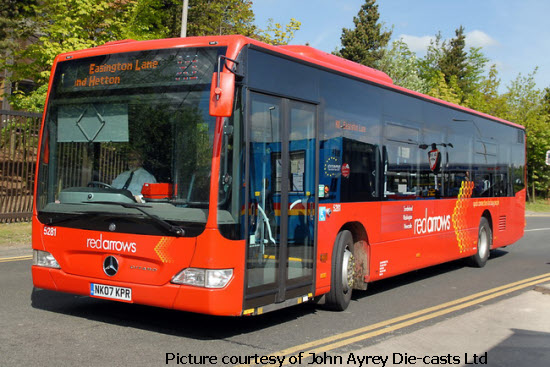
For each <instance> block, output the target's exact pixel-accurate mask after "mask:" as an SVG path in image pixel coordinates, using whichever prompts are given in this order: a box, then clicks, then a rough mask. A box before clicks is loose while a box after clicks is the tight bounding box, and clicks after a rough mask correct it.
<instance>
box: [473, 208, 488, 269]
mask: <svg viewBox="0 0 550 367" xmlns="http://www.w3.org/2000/svg"><path fill="white" fill-rule="evenodd" d="M492 246H493V231H492V230H491V226H490V225H489V221H488V220H487V218H485V217H481V221H480V222H479V230H478V232H477V253H476V254H475V255H472V256H470V257H469V258H468V263H469V265H470V266H473V267H476V268H482V267H484V266H485V264H486V263H487V259H488V258H489V252H490V251H491V247H492Z"/></svg>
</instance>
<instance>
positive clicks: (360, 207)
mask: <svg viewBox="0 0 550 367" xmlns="http://www.w3.org/2000/svg"><path fill="white" fill-rule="evenodd" d="M522 195H524V193H518V194H517V195H516V197H515V198H514V197H505V198H474V199H472V198H459V199H437V200H411V201H393V202H392V201H388V202H383V203H380V202H379V203H345V204H320V205H319V208H320V209H319V212H320V214H319V235H318V246H319V250H318V267H317V275H316V276H317V278H316V279H317V294H322V293H326V292H327V291H328V289H330V278H331V275H330V274H331V264H332V261H331V260H332V249H333V245H334V240H335V238H336V235H337V234H338V232H339V231H340V230H341V228H342V227H343V226H344V225H345V224H346V223H348V222H350V221H356V222H359V223H361V224H362V225H363V227H364V228H365V231H366V234H367V242H368V244H369V246H370V261H369V263H370V271H369V273H370V277H369V279H365V280H366V281H375V280H379V279H383V278H387V277H390V276H394V275H398V274H402V273H405V272H408V271H412V270H416V269H420V268H424V267H428V266H432V265H436V264H440V263H444V262H447V261H452V260H456V259H459V258H463V257H468V256H471V255H473V254H475V253H476V251H477V232H478V228H479V221H480V219H481V217H482V215H483V214H484V212H485V211H488V212H489V215H490V217H491V220H492V226H493V236H494V245H493V248H496V247H500V246H507V245H510V244H512V243H514V242H516V241H517V240H519V239H520V238H521V236H522V235H523V227H524V223H525V221H524V214H523V213H524V210H525V208H524V204H523V201H522ZM322 213H324V215H322ZM350 218H352V219H350ZM325 254H326V255H327V256H328V260H327V261H326V262H322V261H320V260H321V259H322V256H321V255H325Z"/></svg>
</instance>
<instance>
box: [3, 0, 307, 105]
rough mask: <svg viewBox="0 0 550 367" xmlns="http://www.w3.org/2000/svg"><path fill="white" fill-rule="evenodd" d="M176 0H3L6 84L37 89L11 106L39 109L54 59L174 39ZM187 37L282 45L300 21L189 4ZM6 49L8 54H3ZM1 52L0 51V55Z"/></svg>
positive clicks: (214, 3) (236, 2) (236, 6)
mask: <svg viewBox="0 0 550 367" xmlns="http://www.w3.org/2000/svg"><path fill="white" fill-rule="evenodd" d="M182 6H183V2H182V1H181V0H40V1H39V0H19V1H15V0H5V2H3V3H2V4H1V5H0V25H3V27H0V67H1V68H2V69H4V68H7V69H9V72H10V75H11V76H10V78H11V81H18V80H25V79H26V80H32V81H34V82H35V83H36V84H37V86H38V89H37V90H35V91H34V92H32V93H31V94H29V95H25V94H23V93H22V92H19V93H16V95H15V96H14V97H13V96H12V97H11V98H12V105H14V107H15V108H20V109H23V108H24V109H27V110H40V109H41V108H43V103H44V100H45V91H46V88H45V85H46V84H47V82H48V79H49V75H50V70H51V66H52V64H53V60H54V58H55V56H56V55H58V54H60V53H63V52H69V51H74V50H78V49H84V48H90V47H94V46H98V45H101V44H104V43H106V42H109V41H115V40H121V39H126V38H132V39H136V40H147V39H159V38H170V37H179V36H180V30H181V14H182ZM187 25H188V28H187V35H188V36H205V35H222V34H242V35H245V36H249V37H253V38H257V39H260V40H262V41H265V42H268V43H271V44H277V45H278V44H285V43H287V42H289V41H290V40H291V39H292V38H293V37H294V33H295V32H296V31H298V30H299V29H300V22H299V21H297V20H296V19H294V18H291V20H290V22H289V24H286V25H282V24H280V23H274V22H273V21H271V22H270V23H269V25H268V27H267V29H266V30H262V29H259V28H258V27H257V26H256V25H255V24H254V13H253V11H252V1H251V0H190V1H189V9H188V21H187ZM7 50H9V52H7ZM2 51H4V52H2Z"/></svg>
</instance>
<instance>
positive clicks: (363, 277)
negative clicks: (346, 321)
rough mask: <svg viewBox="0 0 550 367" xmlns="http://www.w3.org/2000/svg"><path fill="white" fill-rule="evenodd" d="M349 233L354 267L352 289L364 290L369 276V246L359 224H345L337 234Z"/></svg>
mask: <svg viewBox="0 0 550 367" xmlns="http://www.w3.org/2000/svg"><path fill="white" fill-rule="evenodd" d="M342 231H349V232H350V233H351V236H352V237H353V256H354V258H355V267H354V272H353V289H359V290H366V289H367V281H368V279H369V276H370V258H371V254H370V246H369V238H368V234H367V231H366V229H365V226H364V225H363V224H362V223H361V222H357V221H355V222H347V223H346V224H344V225H343V226H342V227H341V228H340V230H339V231H338V233H340V232H342Z"/></svg>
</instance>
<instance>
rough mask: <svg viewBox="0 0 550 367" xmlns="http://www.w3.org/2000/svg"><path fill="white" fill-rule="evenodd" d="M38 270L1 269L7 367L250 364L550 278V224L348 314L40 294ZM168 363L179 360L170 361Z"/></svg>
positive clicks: (5, 265)
mask: <svg viewBox="0 0 550 367" xmlns="http://www.w3.org/2000/svg"><path fill="white" fill-rule="evenodd" d="M0 257H4V255H1V254H0ZM30 265H31V261H30V260H22V261H7V262H1V261H0V305H1V307H0V322H1V323H2V328H1V332H0V366H95V365H102V366H164V365H184V364H183V363H185V364H186V365H190V364H195V365H197V364H199V365H200V364H202V365H204V364H216V365H223V364H224V363H223V362H222V361H224V362H227V363H226V364H249V362H251V361H252V362H253V359H252V360H250V359H247V358H246V357H247V356H268V355H270V354H271V353H275V352H279V351H281V350H285V349H288V348H292V347H294V346H297V345H301V346H303V345H304V343H309V342H312V343H314V342H315V341H317V340H319V339H322V338H326V337H328V336H330V335H334V334H339V333H344V332H347V331H350V330H356V329H357V328H361V327H365V326H368V325H373V324H376V323H382V325H383V324H384V321H386V320H389V319H392V318H396V317H399V316H402V315H405V314H409V313H412V312H415V311H421V310H425V309H426V308H429V307H433V306H437V305H441V304H443V303H445V302H452V301H454V300H456V299H459V298H462V297H466V296H469V295H472V294H475V293H478V292H482V291H486V290H488V289H492V288H495V287H498V286H503V285H506V284H509V283H512V282H516V281H519V280H522V279H526V278H531V277H535V276H537V275H542V274H547V273H550V217H529V218H528V220H527V228H526V233H525V236H524V237H523V239H522V240H520V241H519V242H517V243H516V244H514V245H513V246H509V247H507V248H505V249H499V250H496V251H494V252H493V253H492V256H491V259H490V260H489V262H488V263H487V265H486V266H485V267H484V268H482V269H474V268H469V267H467V266H464V265H463V263H462V262H461V261H456V262H452V263H447V264H443V265H439V266H435V267H431V268H428V269H424V270H420V271H416V272H413V273H409V274H406V275H402V276H398V277H395V278H392V279H388V280H384V281H380V282H377V283H373V284H372V285H370V287H369V289H368V290H367V291H365V292H356V293H355V295H354V297H353V299H352V302H351V305H350V307H349V308H348V310H347V311H345V312H339V313H338V312H331V311H325V310H323V309H320V308H319V307H316V306H315V305H310V304H306V305H302V306H297V307H293V308H289V309H285V310H281V311H277V312H273V313H269V314H265V315H262V316H258V317H250V318H221V317H211V316H204V315H197V314H190V313H184V312H179V311H172V310H165V309H158V308H152V307H147V306H140V305H131V304H125V303H118V302H112V301H104V300H99V299H92V298H88V297H80V296H73V295H68V294H63V293H57V292H51V291H45V290H33V287H32V280H31V273H30ZM520 292H522V290H517V291H515V292H510V293H507V294H505V295H502V296H500V297H496V298H492V299H488V300H486V301H483V302H480V303H477V304H475V305H473V306H470V307H468V308H463V309H460V310H457V311H454V312H451V313H447V314H445V315H442V316H439V317H433V318H427V319H426V320H424V321H422V322H419V323H415V324H412V325H410V326H407V327H403V328H399V329H396V330H393V329H391V328H388V330H391V331H388V332H381V333H379V334H378V335H375V336H373V337H369V338H364V339H363V340H361V341H357V342H355V343H353V344H346V343H344V345H341V346H339V347H338V348H337V349H334V350H333V351H332V352H334V353H346V352H349V351H353V350H358V349H362V348H363V349H364V348H365V347H368V346H369V345H374V344H376V343H379V342H381V341H383V340H388V339H390V338H396V337H406V336H407V335H413V334H414V332H415V331H418V330H421V329H424V328H428V327H430V326H433V325H435V324H437V323H439V322H440V321H443V320H445V319H449V318H456V317H460V316H461V315H462V314H464V313H466V312H469V311H471V309H472V308H490V307H491V306H492V305H493V304H495V303H496V302H501V301H502V300H503V299H506V298H510V297H514V296H516V295H517V294H519V293H520ZM502 317H506V315H502ZM449 343H456V341H454V340H449ZM303 347H304V349H305V346H303ZM178 353H179V357H180V358H179V362H180V363H179V364H178V363H177V362H178V359H177V357H178ZM167 355H168V356H172V355H173V356H174V358H175V359H173V360H172V361H170V362H168V363H167V362H166V358H167ZM189 355H191V358H189ZM214 358H215V360H214ZM214 361H215V362H216V363H212V362H214ZM264 363H265V362H264ZM305 363H308V362H307V361H304V364H305ZM370 365H374V364H372V363H371V364H369V366H370Z"/></svg>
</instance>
